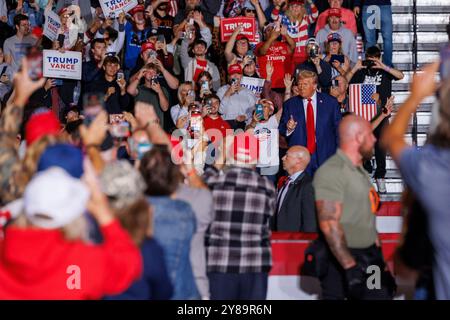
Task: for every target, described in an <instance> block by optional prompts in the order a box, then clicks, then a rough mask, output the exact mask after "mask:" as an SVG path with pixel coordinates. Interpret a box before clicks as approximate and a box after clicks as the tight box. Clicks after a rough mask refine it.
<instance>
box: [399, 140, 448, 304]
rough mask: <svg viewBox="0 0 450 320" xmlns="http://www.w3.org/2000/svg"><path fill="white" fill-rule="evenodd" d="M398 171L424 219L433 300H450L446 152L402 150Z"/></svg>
mask: <svg viewBox="0 0 450 320" xmlns="http://www.w3.org/2000/svg"><path fill="white" fill-rule="evenodd" d="M399 169H400V171H401V173H402V177H403V179H404V181H405V183H406V184H407V185H408V186H409V187H410V188H411V190H412V191H413V192H414V194H415V195H416V197H417V198H418V199H419V201H420V203H421V204H422V206H423V207H424V208H425V210H426V213H427V219H428V235H429V237H430V240H431V243H432V245H433V249H434V264H433V278H434V287H435V291H436V297H437V298H438V299H439V300H449V299H450V273H449V270H450V237H449V230H450V187H449V186H450V150H449V149H446V148H438V147H435V146H432V145H426V146H424V147H423V148H422V149H420V150H418V149H416V148H414V147H409V148H407V149H405V150H404V151H403V152H402V154H401V156H400V163H399Z"/></svg>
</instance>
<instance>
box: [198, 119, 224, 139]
mask: <svg viewBox="0 0 450 320" xmlns="http://www.w3.org/2000/svg"><path fill="white" fill-rule="evenodd" d="M203 127H204V128H205V131H206V133H207V134H208V137H209V139H210V140H211V142H213V143H214V141H216V137H217V133H215V134H214V133H212V132H208V130H209V129H217V130H219V131H220V133H221V134H222V137H225V136H226V134H227V133H226V130H227V129H231V127H230V125H229V124H228V122H226V121H225V120H223V119H222V117H219V118H217V119H211V118H210V117H205V118H203Z"/></svg>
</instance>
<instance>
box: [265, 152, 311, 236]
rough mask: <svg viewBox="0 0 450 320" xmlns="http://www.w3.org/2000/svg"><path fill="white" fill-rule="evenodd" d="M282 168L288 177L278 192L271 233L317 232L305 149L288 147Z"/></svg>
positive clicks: (308, 157)
mask: <svg viewBox="0 0 450 320" xmlns="http://www.w3.org/2000/svg"><path fill="white" fill-rule="evenodd" d="M282 160H283V168H284V170H286V171H287V173H288V174H289V177H288V178H287V179H286V181H285V182H284V184H283V186H282V187H281V188H280V190H278V197H277V208H276V213H275V215H274V216H273V220H272V229H273V230H274V231H290V232H298V231H300V232H317V231H318V229H317V221H316V206H315V203H314V190H313V187H312V178H311V177H310V176H309V175H308V174H307V173H306V172H305V168H306V167H307V166H308V163H309V161H310V155H309V151H308V149H306V148H305V147H302V146H293V147H290V148H289V150H288V151H287V152H286V155H285V156H284V157H283V159H282Z"/></svg>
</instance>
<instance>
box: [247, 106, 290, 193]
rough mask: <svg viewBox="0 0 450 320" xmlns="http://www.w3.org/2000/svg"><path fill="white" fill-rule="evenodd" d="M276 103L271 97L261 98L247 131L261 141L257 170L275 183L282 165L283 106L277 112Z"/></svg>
mask: <svg viewBox="0 0 450 320" xmlns="http://www.w3.org/2000/svg"><path fill="white" fill-rule="evenodd" d="M274 112H275V104H274V102H273V101H272V100H270V99H261V100H259V102H258V103H257V104H256V107H255V112H254V114H253V118H252V122H251V123H250V124H249V125H248V126H247V128H246V129H247V131H249V132H250V133H253V135H254V136H255V137H256V138H257V139H258V141H259V157H258V164H257V165H256V171H258V173H260V174H261V175H263V176H266V177H267V178H268V179H269V180H270V181H271V182H273V183H274V184H275V182H276V178H277V173H278V169H279V166H280V158H279V144H278V139H279V136H278V126H279V123H280V119H281V115H282V113H283V108H279V109H278V111H277V113H275V114H274Z"/></svg>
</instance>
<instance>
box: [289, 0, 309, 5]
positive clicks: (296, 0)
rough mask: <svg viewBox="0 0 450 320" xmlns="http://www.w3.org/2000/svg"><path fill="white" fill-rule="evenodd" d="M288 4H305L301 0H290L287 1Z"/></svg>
mask: <svg viewBox="0 0 450 320" xmlns="http://www.w3.org/2000/svg"><path fill="white" fill-rule="evenodd" d="M289 4H298V5H301V6H303V5H304V4H305V1H303V0H292V1H289Z"/></svg>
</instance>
